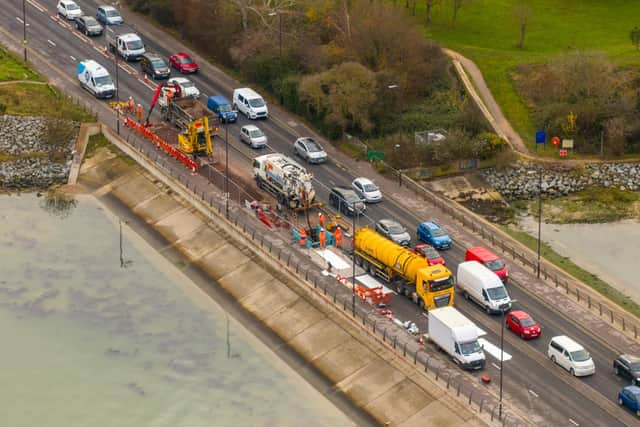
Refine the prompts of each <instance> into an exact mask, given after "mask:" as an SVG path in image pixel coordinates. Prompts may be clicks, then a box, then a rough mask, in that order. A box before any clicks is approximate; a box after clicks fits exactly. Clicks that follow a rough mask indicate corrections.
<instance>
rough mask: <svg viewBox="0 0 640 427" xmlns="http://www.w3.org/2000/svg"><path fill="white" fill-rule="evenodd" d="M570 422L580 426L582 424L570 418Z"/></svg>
mask: <svg viewBox="0 0 640 427" xmlns="http://www.w3.org/2000/svg"><path fill="white" fill-rule="evenodd" d="M569 422H570V423H571V424H573V425H574V426H579V425H580V424H578V423H577V422H575V421H574V420H573V419H571V418H569Z"/></svg>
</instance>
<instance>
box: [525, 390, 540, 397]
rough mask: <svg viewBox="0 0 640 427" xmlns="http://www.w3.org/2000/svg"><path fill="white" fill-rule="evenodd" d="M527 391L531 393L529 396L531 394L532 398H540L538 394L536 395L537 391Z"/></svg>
mask: <svg viewBox="0 0 640 427" xmlns="http://www.w3.org/2000/svg"><path fill="white" fill-rule="evenodd" d="M527 391H528V392H529V394H530V395H531V396H533V397H538V393H536V392H535V391H533V390H531V389H529V390H527Z"/></svg>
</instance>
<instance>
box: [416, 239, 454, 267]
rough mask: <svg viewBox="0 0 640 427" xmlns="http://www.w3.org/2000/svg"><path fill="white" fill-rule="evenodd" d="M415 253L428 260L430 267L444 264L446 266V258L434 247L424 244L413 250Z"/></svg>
mask: <svg viewBox="0 0 640 427" xmlns="http://www.w3.org/2000/svg"><path fill="white" fill-rule="evenodd" d="M413 252H414V253H416V254H418V255H422V256H423V257H425V258H426V260H427V262H428V263H429V265H436V264H442V265H446V264H447V263H446V262H444V258H442V256H441V255H440V254H439V253H438V251H436V250H435V249H434V248H433V246H431V245H427V244H426V243H422V244H419V245H416V246H415V248H413Z"/></svg>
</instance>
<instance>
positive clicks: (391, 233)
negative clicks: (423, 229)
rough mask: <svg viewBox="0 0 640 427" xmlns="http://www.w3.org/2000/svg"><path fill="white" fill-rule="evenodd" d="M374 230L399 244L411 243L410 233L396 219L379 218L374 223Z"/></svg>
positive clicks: (407, 244)
mask: <svg viewBox="0 0 640 427" xmlns="http://www.w3.org/2000/svg"><path fill="white" fill-rule="evenodd" d="M376 231H377V232H378V233H380V234H382V235H383V236H384V237H386V238H387V239H389V240H392V241H394V242H396V243H397V244H399V245H400V246H409V245H410V244H411V235H410V234H409V232H407V229H406V228H404V227H403V226H402V225H401V224H400V223H399V222H398V221H394V220H392V219H381V220H380V221H378V222H377V223H376Z"/></svg>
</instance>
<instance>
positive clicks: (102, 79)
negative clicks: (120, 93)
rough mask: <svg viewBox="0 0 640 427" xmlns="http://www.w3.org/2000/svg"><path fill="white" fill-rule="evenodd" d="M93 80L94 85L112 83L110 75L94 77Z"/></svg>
mask: <svg viewBox="0 0 640 427" xmlns="http://www.w3.org/2000/svg"><path fill="white" fill-rule="evenodd" d="M93 80H94V81H95V82H96V86H108V85H113V80H111V76H102V77H94V78H93Z"/></svg>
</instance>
